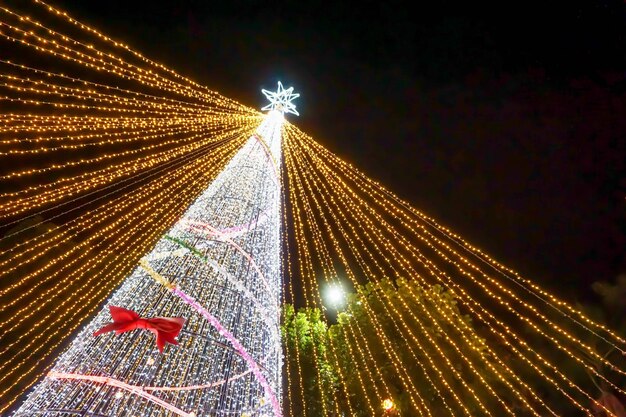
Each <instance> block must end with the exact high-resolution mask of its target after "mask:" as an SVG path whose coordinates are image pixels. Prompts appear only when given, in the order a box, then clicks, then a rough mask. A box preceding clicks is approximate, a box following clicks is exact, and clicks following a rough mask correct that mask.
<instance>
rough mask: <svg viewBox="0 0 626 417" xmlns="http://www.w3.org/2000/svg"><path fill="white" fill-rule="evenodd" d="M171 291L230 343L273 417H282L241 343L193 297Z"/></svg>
mask: <svg viewBox="0 0 626 417" xmlns="http://www.w3.org/2000/svg"><path fill="white" fill-rule="evenodd" d="M171 291H172V292H173V293H174V294H176V295H177V296H178V297H180V298H181V299H182V300H183V301H184V302H185V303H187V304H188V305H190V306H191V307H192V308H193V309H195V310H196V311H197V312H198V313H200V314H201V315H202V317H204V318H205V319H206V320H207V321H208V322H209V323H210V324H211V325H212V326H213V327H215V329H216V330H217V332H218V333H219V334H220V335H221V336H223V337H224V338H225V339H226V340H228V341H229V342H230V344H231V345H232V347H233V349H235V350H236V351H237V353H239V356H241V357H242V358H243V359H244V360H245V361H246V363H247V364H248V368H250V370H251V371H252V373H253V374H254V376H255V377H256V379H257V380H258V381H259V383H260V384H261V386H262V387H263V390H264V391H265V395H266V396H267V397H269V399H270V403H271V404H272V408H273V409H274V416H276V417H282V411H281V409H280V403H279V402H278V398H277V397H276V394H275V393H274V390H273V389H272V386H271V385H270V384H269V382H267V379H266V378H265V375H263V373H262V372H261V368H260V367H259V365H258V364H257V363H256V361H255V360H254V358H253V357H252V356H251V355H250V354H249V353H248V351H247V350H246V348H245V347H244V346H243V345H242V344H241V342H239V340H238V339H237V338H236V337H235V336H234V335H233V334H232V333H231V332H230V331H228V329H226V328H225V327H224V326H222V323H220V321H219V320H218V319H217V318H215V317H213V315H211V313H209V312H208V311H207V310H206V309H205V308H204V307H202V305H200V303H198V302H197V301H196V300H195V299H194V298H193V297H191V296H190V295H188V294H186V293H185V292H183V291H181V290H180V289H178V288H176V287H174V288H172V289H171Z"/></svg>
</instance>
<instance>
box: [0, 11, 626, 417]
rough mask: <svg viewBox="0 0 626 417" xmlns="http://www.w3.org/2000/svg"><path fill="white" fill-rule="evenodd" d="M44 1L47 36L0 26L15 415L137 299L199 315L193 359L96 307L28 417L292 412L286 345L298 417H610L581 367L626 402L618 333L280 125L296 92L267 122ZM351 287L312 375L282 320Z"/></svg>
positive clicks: (6, 397) (183, 345) (5, 370)
mask: <svg viewBox="0 0 626 417" xmlns="http://www.w3.org/2000/svg"><path fill="white" fill-rule="evenodd" d="M33 3H34V5H35V6H37V7H35V9H33V12H35V14H36V15H37V17H36V18H35V17H31V16H27V15H26V14H25V13H23V12H20V11H17V10H13V9H12V8H8V7H4V6H0V42H2V43H3V45H10V46H11V49H7V50H15V51H17V53H16V56H18V57H20V62H14V61H13V60H10V59H9V58H3V59H1V60H0V90H2V92H1V93H0V101H2V102H3V105H5V107H7V111H5V112H3V114H2V115H0V159H2V160H4V161H9V162H10V164H7V165H6V166H7V168H6V169H4V170H3V171H2V173H1V174H0V185H1V186H2V188H3V193H2V194H0V219H2V221H3V227H5V230H6V229H9V227H14V229H12V230H9V232H8V233H7V234H6V235H5V236H3V237H0V278H2V286H1V287H0V313H2V314H3V315H4V316H7V317H8V318H7V319H6V320H2V321H0V338H2V340H6V341H7V342H6V343H3V344H2V346H1V347H0V386H1V387H2V388H0V399H1V401H0V404H1V405H0V412H4V411H5V410H6V409H7V408H8V407H10V406H11V404H12V403H13V402H14V401H15V399H16V398H17V397H18V396H19V395H21V394H22V393H23V392H24V390H25V389H27V388H28V387H30V386H31V385H33V384H34V383H35V381H36V380H37V378H38V377H39V376H41V375H42V374H44V373H46V372H47V371H48V368H47V364H48V363H49V359H50V355H51V354H52V353H53V352H55V351H56V350H58V349H59V348H60V347H61V346H62V344H63V343H65V342H66V341H67V339H68V337H69V336H68V335H70V334H72V333H73V332H75V331H77V329H79V328H80V327H81V326H83V325H84V324H85V320H86V318H87V317H89V316H91V315H92V314H93V313H94V312H95V311H96V309H97V308H98V306H99V305H100V304H101V303H102V301H103V300H104V299H105V298H107V297H108V296H109V295H110V294H111V293H112V292H113V291H114V289H115V288H117V287H118V285H119V284H120V283H122V282H123V283H122V286H121V287H119V288H118V289H117V290H116V291H115V292H113V296H112V298H111V299H110V300H109V303H120V304H126V305H127V306H132V307H135V308H136V309H137V310H140V311H141V312H142V313H144V312H145V313H150V314H152V313H154V314H162V315H181V316H185V317H189V321H188V325H187V327H186V328H185V329H184V330H185V331H184V332H183V333H182V334H181V337H180V340H179V341H180V346H179V347H174V348H172V347H168V349H169V350H168V351H167V353H166V355H164V356H157V355H156V354H155V352H154V351H153V350H152V349H151V348H150V345H149V344H146V343H145V338H144V337H143V336H142V335H139V334H137V335H133V336H132V337H131V336H130V335H128V337H127V335H124V336H120V337H118V338H115V337H113V336H112V335H110V336H107V337H103V338H98V339H94V338H92V337H91V336H90V334H91V333H92V332H93V330H94V329H95V328H96V327H97V326H100V325H101V324H102V323H103V322H105V321H107V319H108V317H107V313H106V310H100V312H99V313H98V314H96V315H95V318H94V319H93V320H92V321H91V322H89V323H88V324H86V326H85V327H83V328H82V330H81V331H80V332H79V333H78V336H77V337H76V338H75V339H74V342H73V344H72V345H71V346H70V348H69V350H67V351H66V352H65V353H64V354H63V355H61V357H60V359H59V360H58V362H57V363H56V365H55V367H54V369H53V370H52V371H51V372H49V373H47V377H46V378H45V379H44V380H43V383H41V384H39V385H38V386H37V387H36V388H35V390H34V391H33V393H32V395H31V396H30V397H29V399H28V400H27V401H26V402H25V403H24V405H23V406H22V408H21V409H20V410H18V412H17V414H16V415H30V414H34V413H38V412H41V411H42V410H46V409H50V408H54V407H59V408H60V409H62V407H65V406H68V407H70V406H72V407H73V406H75V407H76V408H77V409H84V410H88V409H89V407H93V406H94V404H98V403H101V404H104V403H106V404H107V405H106V407H109V409H108V411H107V412H108V413H109V414H111V415H137V416H138V415H145V414H146V413H149V410H151V409H152V408H154V410H158V411H155V412H157V413H161V412H165V411H169V412H172V413H174V414H178V415H182V416H187V417H192V416H194V417H195V416H196V415H205V414H211V413H213V412H214V411H215V410H217V409H219V410H221V411H223V410H226V411H227V412H232V413H234V415H241V416H252V415H265V414H269V413H272V414H274V415H280V414H281V413H282V412H283V411H282V410H281V408H282V406H281V404H280V398H281V395H282V384H281V377H282V372H281V369H282V348H284V349H285V352H284V353H285V355H286V356H287V357H288V358H289V359H291V360H287V361H286V375H287V379H286V390H285V394H286V395H285V398H286V399H285V404H284V408H285V414H287V415H293V414H295V413H296V404H298V405H301V406H302V414H303V415H304V416H306V415H312V414H313V411H312V407H313V406H314V405H316V404H317V403H318V401H319V404H320V405H321V407H322V409H321V410H320V413H321V414H322V415H325V416H326V415H341V414H344V413H347V414H350V415H352V414H355V411H356V410H357V409H358V407H361V406H362V407H365V409H366V410H367V412H368V413H369V414H371V415H376V414H379V413H380V411H381V408H382V411H383V413H384V414H394V415H396V414H400V413H401V412H406V413H407V415H420V416H432V415H435V414H437V415H438V413H439V410H441V412H442V413H446V414H449V415H451V416H456V415H467V416H472V415H475V414H476V413H480V414H481V415H503V414H509V415H514V414H516V413H517V412H523V413H524V414H529V415H534V416H539V415H546V414H549V415H553V416H556V415H560V414H561V408H562V407H563V406H564V404H565V403H568V404H569V405H570V406H571V407H572V408H575V409H577V410H578V412H581V413H582V414H586V415H592V414H593V413H595V412H596V410H602V412H604V413H605V414H607V415H612V416H615V413H614V412H613V411H611V410H610V409H609V408H608V407H607V406H606V405H605V404H603V403H602V402H601V401H599V400H597V395H596V394H597V393H596V392H591V391H590V390H589V389H588V387H586V386H585V385H584V384H583V383H581V382H579V380H578V379H577V378H576V375H575V372H574V371H571V370H569V369H568V368H567V367H566V366H564V364H571V365H574V366H575V369H576V370H577V371H578V370H584V371H586V372H587V373H588V374H589V375H590V377H592V378H595V379H597V380H598V381H599V382H600V383H601V384H603V385H604V386H605V387H608V389H612V390H613V391H614V392H616V393H621V394H626V391H625V390H624V388H623V387H621V384H620V381H621V380H620V378H623V376H624V375H626V369H624V366H623V362H622V361H621V359H620V358H616V357H617V356H619V355H614V356H611V355H607V354H606V352H607V351H608V352H616V353H618V354H622V355H626V340H625V338H624V337H623V335H620V334H618V333H616V332H614V331H613V330H611V329H609V328H608V327H606V326H604V325H603V324H600V323H597V322H595V321H593V320H592V319H591V318H589V317H587V316H586V315H585V313H584V312H583V311H582V310H581V309H579V308H577V307H574V306H572V305H570V304H569V303H567V302H565V301H563V300H561V299H559V298H558V297H556V296H555V295H553V294H550V293H549V292H548V291H546V290H545V289H543V288H541V287H540V286H539V285H537V284H535V283H534V282H532V281H531V280H529V279H527V278H524V277H522V276H520V275H519V274H517V273H516V272H515V271H513V270H511V269H510V268H507V267H506V266H504V265H502V264H501V263H499V262H498V261H497V260H495V259H493V258H492V257H490V256H489V255H487V254H485V253H484V252H483V251H481V250H480V249H479V248H477V247H475V246H473V245H471V244H470V243H468V242H467V241H465V240H464V239H462V238H461V237H460V236H459V235H457V234H455V233H454V232H452V231H451V230H450V229H449V228H447V227H445V226H443V225H441V224H439V223H438V222H436V221H435V220H434V219H433V218H431V217H429V216H427V215H426V214H424V213H422V212H420V211H418V210H416V209H415V208H413V207H412V206H411V205H410V204H408V203H407V202H406V201H404V200H402V199H401V198H400V197H398V196H396V195H395V194H394V193H392V192H391V191H389V190H388V189H386V188H385V187H384V186H382V185H381V184H379V183H378V182H376V181H374V180H372V179H370V178H369V177H367V176H366V175H365V174H363V173H362V172H361V171H359V170H358V169H356V168H354V167H353V166H352V165H350V164H349V163H347V162H345V161H343V160H341V159H340V158H338V157H336V156H335V155H334V154H332V153H331V152H330V151H329V150H327V149H325V148H324V147H322V146H321V145H320V144H318V143H317V142H315V141H314V140H313V139H312V138H311V137H309V136H308V135H306V134H304V133H303V132H301V131H300V130H299V129H297V128H296V127H295V126H293V125H291V124H289V123H285V122H284V119H283V114H282V113H292V114H296V115H297V114H298V113H297V111H296V110H295V106H294V105H293V103H292V100H293V99H294V98H296V97H297V94H294V93H293V89H291V88H289V89H284V87H282V84H280V83H279V89H278V91H277V92H267V91H264V93H266V95H267V96H268V97H269V98H270V99H271V103H270V105H269V106H268V108H270V109H272V110H273V111H271V112H270V113H269V115H263V114H261V113H259V112H257V111H256V110H254V109H251V108H249V107H247V106H245V105H242V104H240V103H237V102H235V101H234V100H231V99H228V98H226V97H223V96H221V95H220V94H218V93H217V92H215V91H212V90H210V89H209V88H207V87H204V86H202V85H199V84H198V83H196V82H194V81H193V80H190V79H188V78H186V77H183V76H181V75H179V74H177V73H176V72H174V71H173V70H171V69H169V68H167V67H165V66H164V65H162V64H160V63H157V62H155V61H152V60H150V59H148V58H146V57H144V56H143V55H141V54H140V53H139V52H136V51H134V50H133V49H132V48H130V47H129V46H127V45H125V44H124V43H122V42H119V41H116V40H113V39H111V38H109V37H108V36H106V35H104V34H102V33H100V32H99V31H98V30H96V29H94V28H92V27H90V26H87V25H85V24H83V23H81V22H78V21H77V20H75V19H73V18H72V17H70V16H69V15H68V14H67V13H65V12H63V11H62V10H60V9H57V8H55V7H53V6H50V5H48V4H46V3H44V2H42V1H41V0H33ZM29 54H30V55H32V56H29ZM31 58H34V59H31ZM42 58H43V59H42ZM41 62H52V63H54V64H53V65H50V67H49V68H47V67H46V68H40V66H41V65H42V64H41ZM34 63H39V64H34ZM61 68H62V69H61ZM259 125H260V127H259ZM283 156H284V164H283V163H282V162H283V160H282V158H283ZM229 161H230V162H229ZM10 167H20V168H19V169H15V168H10ZM280 190H285V195H284V196H282V195H281V191H280ZM192 203H193V204H192ZM281 210H282V213H281ZM36 215H39V216H44V215H45V219H46V221H47V222H52V221H54V222H55V223H56V222H58V223H59V224H56V225H48V224H47V223H46V222H45V221H43V220H41V221H40V220H39V219H38V218H35V217H34V216H36ZM181 216H182V218H181ZM24 225H25V226H24ZM16 226H17V227H16ZM168 230H169V231H168ZM281 249H282V251H283V252H282V259H281V258H280V256H279V252H280V251H281ZM138 262H139V264H140V266H141V267H139V268H136V265H137V263H138ZM281 265H282V267H281ZM281 272H282V274H283V275H284V276H287V277H288V279H285V280H283V282H282V285H281V282H280V276H281ZM339 276H341V277H345V278H346V281H345V282H344V283H343V284H342V283H341V282H340V280H339V279H338V277H339ZM124 278H127V279H126V280H124ZM154 280H156V282H155V281H154ZM295 280H300V284H299V285H294V281H295ZM348 282H349V283H350V284H351V285H352V286H353V287H354V288H356V289H357V294H355V295H354V296H352V297H351V298H350V300H352V302H351V303H350V304H349V305H348V307H349V308H347V309H346V310H345V311H344V313H343V315H342V316H341V318H340V324H339V325H338V326H337V327H335V328H332V330H331V331H332V332H336V333H333V335H334V337H331V336H329V335H328V334H327V333H324V332H316V331H314V329H310V328H308V329H306V330H305V332H306V334H297V335H296V337H297V338H304V339H305V340H306V339H308V340H313V346H312V349H311V353H312V358H305V357H304V353H303V352H301V349H300V347H299V343H298V341H296V343H294V344H289V343H283V347H281V345H280V334H279V330H278V329H279V328H278V326H279V311H280V304H281V302H282V303H285V302H287V301H289V302H291V303H293V304H296V303H299V301H300V300H302V301H303V304H304V305H305V306H306V307H308V308H310V309H314V308H318V309H321V310H324V299H325V298H326V297H325V295H324V294H323V292H324V289H325V288H326V287H333V286H337V285H347V284H348ZM157 283H158V284H157ZM287 283H288V284H287ZM364 284H369V285H368V287H367V289H366V290H365V291H363V290H362V286H363V285H364ZM392 290H393V291H392ZM346 291H347V290H346ZM342 292H343V290H342ZM137 294H142V296H141V297H137V296H136V295H137ZM354 300H357V301H356V303H355V302H354ZM450 300H452V301H450ZM333 304H334V305H335V306H337V305H338V304H339V299H338V298H337V299H336V300H335V302H334V303H333ZM342 309H343V307H342ZM9 312H10V313H11V314H9ZM294 312H295V314H297V312H296V311H295V310H294ZM465 315H467V316H465ZM4 316H3V317H4ZM357 316H359V317H358V318H357ZM470 319H471V321H470ZM324 326H326V327H324V329H326V330H325V331H326V332H328V328H329V327H330V324H329V323H327V322H326V323H324ZM521 326H523V328H525V329H528V333H529V334H533V335H535V336H534V338H529V337H528V335H527V334H526V333H523V332H522V331H521V330H520V329H521V328H522V327H521ZM477 328H480V331H481V335H483V333H484V335H485V338H482V337H479V335H478V333H477V330H476V329H477ZM318 330H319V329H318ZM296 331H297V332H300V330H299V328H298V327H296ZM320 334H322V336H321V337H323V338H325V339H324V340H321V341H320V342H322V343H320V344H319V346H318V344H317V343H315V342H316V340H315V338H317V337H319V335H320ZM393 335H399V336H400V337H401V339H402V343H403V351H402V352H399V351H398V349H397V348H396V347H397V346H396V345H395V344H396V341H395V339H394V336H393ZM336 337H340V339H336ZM395 337H397V336H395ZM292 347H293V348H292ZM376 349H378V350H380V351H381V353H380V355H376V354H375V352H376ZM546 349H549V352H547V353H546V351H545V350H546ZM94 352H97V353H98V354H97V355H94ZM502 352H505V354H506V355H507V357H506V359H505V358H503V357H501V354H502ZM346 358H348V360H349V361H350V366H349V367H348V366H346V360H347V359H346ZM305 360H307V361H310V360H312V362H313V364H314V366H315V370H314V372H315V375H316V380H317V386H316V387H314V389H313V390H309V389H308V388H307V389H305V386H306V384H308V383H309V381H305V380H304V375H305V373H306V372H307V371H308V370H306V369H303V367H304V365H303V364H304V361H305ZM379 360H384V361H385V368H384V369H381V364H380V363H379V362H378V361H379ZM113 364H115V365H113ZM329 367H330V368H333V369H332V371H333V374H334V375H336V376H337V380H336V381H334V385H333V386H332V387H328V386H327V385H328V384H326V383H325V382H324V381H326V379H325V378H327V375H328V372H329ZM599 367H602V368H603V369H602V370H600V369H599ZM424 386H427V387H428V388H427V389H424V388H423V387H424ZM104 387H106V388H104ZM328 390H330V392H328ZM544 391H550V393H554V394H555V398H557V399H556V400H555V399H553V398H552V397H551V396H546V395H545V394H544ZM400 395H402V396H404V397H405V398H406V399H407V401H406V404H404V401H402V402H401V401H399V398H400V397H399V396H400ZM314 397H317V398H315V399H314ZM135 398H142V400H141V401H135V400H134V399H135ZM105 400H106V401H105ZM395 400H397V401H398V403H397V404H396V402H394V401H395ZM405 409H406V410H405ZM435 410H437V412H435ZM88 412H89V411H88Z"/></svg>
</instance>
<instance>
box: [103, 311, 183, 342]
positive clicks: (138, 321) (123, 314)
mask: <svg viewBox="0 0 626 417" xmlns="http://www.w3.org/2000/svg"><path fill="white" fill-rule="evenodd" d="M109 311H110V312H111V317H112V318H113V323H109V324H107V325H106V326H104V327H103V328H101V329H100V330H98V331H97V332H95V333H94V334H93V335H94V336H100V335H101V334H103V333H107V332H112V331H113V330H115V333H117V334H120V333H124V332H129V331H131V330H135V329H146V330H150V331H151V332H152V333H154V334H155V336H156V338H157V339H156V344H157V347H158V348H159V351H160V352H161V353H163V348H164V347H165V342H167V343H171V344H172V345H177V344H178V342H177V341H176V339H175V337H176V336H178V333H180V330H181V329H182V328H183V324H185V319H183V318H181V317H155V318H153V319H142V318H141V317H139V314H137V313H135V312H134V311H132V310H126V309H125V308H122V307H116V306H109Z"/></svg>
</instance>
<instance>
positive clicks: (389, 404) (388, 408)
mask: <svg viewBox="0 0 626 417" xmlns="http://www.w3.org/2000/svg"><path fill="white" fill-rule="evenodd" d="M394 408H396V405H395V404H394V402H393V401H391V400H390V399H389V398H387V399H386V400H385V401H383V410H385V411H391V410H393V409H394Z"/></svg>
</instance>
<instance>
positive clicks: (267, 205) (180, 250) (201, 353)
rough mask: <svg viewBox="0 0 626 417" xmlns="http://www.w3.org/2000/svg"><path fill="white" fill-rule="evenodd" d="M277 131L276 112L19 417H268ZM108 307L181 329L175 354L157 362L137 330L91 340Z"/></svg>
mask: <svg viewBox="0 0 626 417" xmlns="http://www.w3.org/2000/svg"><path fill="white" fill-rule="evenodd" d="M282 121H283V115H282V113H281V112H279V111H271V112H270V113H269V114H268V116H267V117H266V118H265V120H264V122H263V123H262V124H261V126H260V127H259V129H258V130H257V132H258V134H257V135H255V136H253V137H251V138H250V139H249V140H248V141H247V143H246V144H245V145H244V147H243V148H242V149H241V151H240V152H239V153H238V154H237V155H236V156H235V157H234V158H233V159H232V161H230V162H229V164H228V165H227V166H226V167H225V169H224V171H223V172H222V173H221V174H220V175H219V176H218V177H217V178H216V179H215V181H214V182H213V183H212V184H211V185H210V186H209V188H208V189H207V190H206V191H205V192H204V193H203V194H202V195H201V196H200V197H199V198H198V199H197V200H196V202H195V203H194V204H192V205H191V206H190V208H189V209H188V210H187V212H186V213H185V215H184V216H183V217H182V218H181V219H180V220H179V221H178V223H176V224H175V225H174V227H173V228H172V229H171V230H170V231H169V232H168V234H167V235H166V236H164V237H163V238H162V239H161V240H159V242H158V243H157V244H156V246H155V247H154V249H153V250H152V252H150V253H149V254H148V255H146V256H145V257H144V258H143V260H142V262H141V265H142V266H141V267H137V268H136V269H135V270H134V271H133V272H132V274H131V275H130V276H129V277H128V278H127V279H126V281H125V282H124V283H123V284H122V285H121V287H120V288H119V289H118V290H117V291H116V292H115V293H114V294H113V296H112V297H111V298H110V300H109V301H108V303H107V305H106V306H105V307H104V308H103V309H102V310H101V311H100V312H99V313H98V314H97V315H96V317H95V318H94V319H93V320H92V321H91V322H90V323H89V324H88V325H87V326H86V327H85V328H84V329H83V330H82V331H81V332H80V333H79V334H78V336H77V337H76V339H75V340H74V341H73V342H72V344H71V345H70V347H69V348H68V349H67V350H66V351H65V352H64V353H63V354H62V355H61V357H60V358H59V359H58V361H57V363H56V364H55V366H54V368H53V370H52V371H51V372H50V374H49V375H48V376H47V377H46V378H45V379H44V380H43V381H42V382H40V383H39V384H38V385H37V386H36V387H35V389H34V390H33V392H32V393H31V394H30V395H29V397H28V398H27V400H26V401H25V403H24V404H23V405H22V406H21V407H20V408H19V409H18V410H17V411H16V412H15V414H14V416H15V417H17V416H33V415H37V416H70V415H79V416H127V417H131V416H136V417H148V416H163V415H182V416H190V417H191V416H209V415H210V416H219V415H224V416H238V417H239V416H246V415H250V416H252V415H255V416H256V415H268V416H269V415H273V414H276V412H275V411H276V405H277V402H276V398H278V399H280V398H281V396H280V393H281V366H282V352H281V347H280V333H279V315H280V312H279V305H280V291H281V271H280V247H281V241H280V224H281V218H280V207H281V188H280V178H279V176H278V172H279V171H278V166H277V163H278V162H279V161H280V158H281V149H280V146H281V144H280V135H281V125H282ZM150 269H151V270H152V275H155V272H156V274H158V275H160V276H162V277H164V278H166V279H167V280H169V282H171V283H173V284H174V285H176V287H177V288H179V289H180V290H181V291H183V292H184V293H186V294H188V295H189V296H191V297H193V298H195V300H196V301H197V302H198V303H199V304H200V305H201V306H202V307H204V309H205V310H206V311H208V313H210V314H211V315H212V316H213V317H214V318H215V319H217V320H218V321H219V324H220V325H221V326H223V327H224V328H225V330H226V332H224V331H223V330H222V331H218V329H217V327H219V326H216V325H215V323H213V324H211V323H210V322H209V321H208V320H206V319H205V318H203V317H202V316H201V315H200V314H198V312H197V310H194V309H193V308H192V306H191V305H190V304H189V303H186V302H185V300H184V299H182V298H181V297H177V296H176V294H175V293H173V292H172V291H170V290H168V289H167V288H166V287H165V286H163V285H160V284H159V283H157V282H156V281H155V280H154V279H153V276H151V275H150V274H149V273H148V271H149V270H150ZM108 305H116V306H120V307H124V308H127V309H130V310H134V311H136V312H137V313H138V314H139V315H140V316H142V317H157V316H160V317H184V318H186V319H187V322H186V323H185V325H184V326H183V330H182V331H181V333H180V336H179V337H178V341H179V345H178V346H172V345H168V346H167V347H166V348H165V351H164V353H163V354H160V353H159V351H158V350H157V348H156V346H155V343H154V340H153V339H154V336H153V335H152V334H151V333H150V332H146V331H142V330H135V331H132V332H128V333H124V334H121V335H115V334H114V333H107V334H105V335H102V336H99V337H94V336H93V333H94V331H96V330H97V329H99V328H100V327H102V326H104V325H105V323H107V322H110V321H111V318H110V314H109V310H108ZM225 333H229V335H230V336H231V337H230V338H229V337H225ZM233 338H234V339H235V341H238V342H239V343H240V344H241V345H239V347H240V349H239V350H238V349H237V348H236V347H234V345H236V343H235V344H233ZM241 346H243V348H244V349H245V352H247V354H249V356H250V357H251V358H252V359H253V360H254V362H256V364H258V368H257V370H258V369H260V371H261V373H262V377H264V379H265V382H264V383H263V381H262V379H263V378H259V373H258V372H257V373H256V374H255V372H252V370H251V366H250V357H248V358H247V361H246V360H244V355H242V354H241V351H242V349H241ZM268 386H269V390H268ZM268 393H271V394H273V399H274V402H272V398H269V397H271V395H268ZM273 405H274V407H273Z"/></svg>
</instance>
